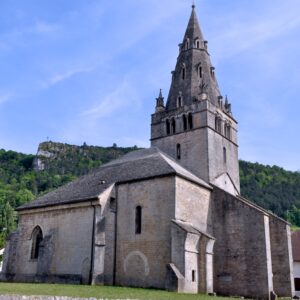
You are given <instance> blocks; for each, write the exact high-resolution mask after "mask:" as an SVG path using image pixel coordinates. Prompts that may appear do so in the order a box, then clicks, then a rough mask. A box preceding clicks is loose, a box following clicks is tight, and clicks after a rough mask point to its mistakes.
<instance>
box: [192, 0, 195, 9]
mask: <svg viewBox="0 0 300 300" xmlns="http://www.w3.org/2000/svg"><path fill="white" fill-rule="evenodd" d="M195 7H196V5H195V0H193V4H192V9H195Z"/></svg>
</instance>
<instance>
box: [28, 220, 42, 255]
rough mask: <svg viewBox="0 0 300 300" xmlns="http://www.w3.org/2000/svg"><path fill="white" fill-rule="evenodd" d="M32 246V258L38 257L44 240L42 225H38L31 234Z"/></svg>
mask: <svg viewBox="0 0 300 300" xmlns="http://www.w3.org/2000/svg"><path fill="white" fill-rule="evenodd" d="M31 240H32V246H31V256H30V258H31V259H38V257H39V252H40V247H41V243H42V241H43V232H42V229H41V227H40V226H36V227H35V228H34V229H33V231H32V235H31Z"/></svg>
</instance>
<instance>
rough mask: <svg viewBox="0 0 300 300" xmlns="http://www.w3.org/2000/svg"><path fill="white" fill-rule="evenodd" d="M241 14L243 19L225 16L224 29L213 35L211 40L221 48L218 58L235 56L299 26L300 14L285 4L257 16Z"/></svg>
mask: <svg viewBox="0 0 300 300" xmlns="http://www.w3.org/2000/svg"><path fill="white" fill-rule="evenodd" d="M279 12H280V13H279ZM268 16H269V17H268ZM239 17H242V18H239V19H236V15H230V16H225V17H223V19H222V20H223V21H222V23H223V24H227V26H223V30H222V29H221V31H220V28H218V32H215V33H213V34H212V35H213V36H215V38H213V40H212V42H213V43H214V44H215V46H216V47H215V48H216V49H218V50H217V52H216V54H217V59H218V58H221V59H224V58H228V57H231V56H235V55H237V54H239V53H241V52H243V51H246V50H249V49H252V48H254V47H256V46H257V45H262V44H263V43H266V42H269V41H270V40H273V39H276V38H279V37H281V36H283V35H286V34H287V33H289V32H290V31H292V30H294V29H295V28H298V27H299V26H300V16H299V13H298V11H297V10H295V8H294V7H293V6H291V7H290V8H289V9H284V8H283V7H281V9H280V7H279V6H276V7H275V8H273V9H270V10H269V11H267V12H266V13H265V14H263V15H262V16H261V15H260V16H258V17H251V16H248V15H245V14H244V15H243V16H241V15H239ZM245 20H246V21H245ZM220 22H221V21H220ZM282 43H283V42H282ZM224 46H225V47H224ZM278 46H279V45H278Z"/></svg>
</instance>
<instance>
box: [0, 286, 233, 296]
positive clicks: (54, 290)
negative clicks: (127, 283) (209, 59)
mask: <svg viewBox="0 0 300 300" xmlns="http://www.w3.org/2000/svg"><path fill="white" fill-rule="evenodd" d="M5 294H14V295H47V296H70V297H79V298H80V297H81V298H97V299H101V298H104V299H105V298H107V299H138V300H150V299H151V300H165V299H170V300H177V299H178V300H180V299H182V300H185V299H186V300H217V299H221V300H227V299H230V298H225V297H222V298H220V297H212V296H207V295H188V294H177V293H169V292H166V291H162V290H151V289H150V290H149V289H137V288H124V287H109V286H87V285H85V286H84V285H59V284H23V283H0V295H5Z"/></svg>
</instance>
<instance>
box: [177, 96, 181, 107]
mask: <svg viewBox="0 0 300 300" xmlns="http://www.w3.org/2000/svg"><path fill="white" fill-rule="evenodd" d="M181 106H182V97H181V96H179V97H178V98H177V107H181Z"/></svg>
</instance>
